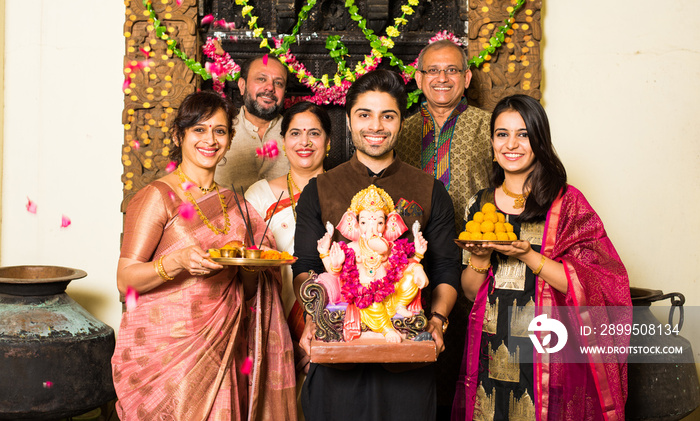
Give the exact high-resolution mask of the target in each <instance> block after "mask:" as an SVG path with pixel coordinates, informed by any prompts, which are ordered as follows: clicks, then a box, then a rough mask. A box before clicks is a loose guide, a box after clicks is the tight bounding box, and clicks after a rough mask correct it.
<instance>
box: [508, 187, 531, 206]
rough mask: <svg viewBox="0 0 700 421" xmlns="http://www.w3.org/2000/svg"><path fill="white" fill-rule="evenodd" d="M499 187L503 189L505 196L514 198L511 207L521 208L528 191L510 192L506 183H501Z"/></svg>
mask: <svg viewBox="0 0 700 421" xmlns="http://www.w3.org/2000/svg"><path fill="white" fill-rule="evenodd" d="M501 189H503V193H505V194H506V196H508V197H512V198H513V199H515V203H514V204H513V209H522V208H524V207H525V200H526V199H527V196H528V195H529V194H530V193H524V194H515V193H513V192H510V191H508V189H507V188H506V183H503V184H501Z"/></svg>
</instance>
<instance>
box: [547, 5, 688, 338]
mask: <svg viewBox="0 0 700 421" xmlns="http://www.w3.org/2000/svg"><path fill="white" fill-rule="evenodd" d="M543 7H544V10H543V12H544V13H543V16H544V19H543V32H544V34H545V40H544V43H543V44H544V49H543V54H542V56H543V64H544V66H543V67H544V82H545V84H544V92H543V104H544V106H545V108H546V109H547V112H548V115H549V118H550V123H551V126H552V132H553V139H554V144H555V146H556V147H557V149H558V151H559V153H560V155H561V157H562V160H563V161H564V165H565V166H566V168H567V170H568V173H569V180H570V182H571V183H572V184H574V185H576V186H578V187H579V188H580V189H581V190H582V191H583V192H584V194H585V195H586V196H587V197H588V199H589V201H590V202H591V204H592V205H593V206H594V208H595V209H596V210H597V211H598V212H599V213H600V215H601V217H602V218H603V221H604V223H605V226H606V229H607V231H608V233H609V235H610V237H611V238H612V240H613V242H614V244H615V246H616V248H617V250H618V252H619V254H620V255H621V257H622V260H623V261H624V262H625V264H626V266H627V270H628V271H629V274H630V281H631V283H632V285H633V286H637V287H644V288H653V289H661V290H663V291H664V292H671V291H679V292H681V293H683V294H684V295H685V297H686V299H687V305H695V306H697V305H700V283H698V278H699V277H700V259H699V255H698V250H700V247H699V246H698V239H700V224H699V223H698V219H697V216H696V210H697V209H698V208H699V207H700V159H699V158H700V141H699V140H700V132H699V131H698V128H697V123H696V122H697V119H698V116H700V106H699V105H698V96H699V95H700V29H699V28H700V27H699V26H698V24H697V20H696V17H697V16H698V14H699V13H700V2H698V1H697V0H675V1H673V2H666V3H663V4H662V3H658V2H653V1H651V0H644V1H633V0H618V1H614V2H611V1H604V0H594V1H592V2H585V3H582V2H574V1H546V2H544V6H543ZM666 305H668V301H667V302H666ZM697 323H700V321H696V325H695V328H696V329H697ZM696 332H697V330H696Z"/></svg>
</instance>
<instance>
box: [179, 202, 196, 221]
mask: <svg viewBox="0 0 700 421" xmlns="http://www.w3.org/2000/svg"><path fill="white" fill-rule="evenodd" d="M178 212H179V213H180V216H182V217H183V218H185V219H192V217H193V216H194V214H195V212H196V211H195V210H194V206H192V204H191V203H190V202H183V203H182V204H181V205H180V207H179V208H178Z"/></svg>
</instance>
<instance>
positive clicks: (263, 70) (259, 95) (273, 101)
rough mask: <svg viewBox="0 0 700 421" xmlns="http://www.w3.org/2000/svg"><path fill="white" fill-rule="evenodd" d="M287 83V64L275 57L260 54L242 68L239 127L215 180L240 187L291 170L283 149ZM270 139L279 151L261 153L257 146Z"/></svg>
mask: <svg viewBox="0 0 700 421" xmlns="http://www.w3.org/2000/svg"><path fill="white" fill-rule="evenodd" d="M286 87H287V68H286V67H285V66H284V65H283V64H282V63H280V62H279V60H277V59H276V58H274V57H265V56H260V57H257V58H255V59H253V60H252V61H250V62H249V63H248V65H247V66H246V67H245V68H243V69H242V70H241V77H240V78H239V79H238V89H239V90H240V92H241V95H242V96H243V102H244V105H243V106H242V107H241V109H240V111H239V113H238V116H236V118H235V119H234V121H233V127H234V129H235V130H236V133H235V135H234V136H233V140H232V141H231V149H229V151H228V152H227V153H226V162H225V164H224V165H223V166H221V167H219V168H218V169H217V170H216V178H215V181H216V182H217V183H219V184H220V185H223V186H225V187H228V188H231V187H234V188H235V190H236V191H240V188H241V186H242V187H243V190H244V191H245V190H247V189H248V187H249V186H250V185H251V184H253V183H255V182H256V181H258V180H261V179H263V178H264V179H267V180H270V179H273V178H277V177H279V176H281V175H284V174H286V173H287V172H288V171H289V161H287V157H286V156H285V155H284V153H283V149H282V148H283V142H282V134H281V133H280V126H281V123H282V116H281V115H280V111H281V110H282V104H283V102H284V94H285V91H286ZM271 140H274V141H275V142H276V143H277V148H278V151H279V154H278V155H277V156H276V157H274V158H270V157H267V156H265V157H260V156H258V154H256V149H260V148H262V147H263V145H264V144H265V143H267V142H269V141H271Z"/></svg>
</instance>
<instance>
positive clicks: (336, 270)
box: [331, 266, 343, 273]
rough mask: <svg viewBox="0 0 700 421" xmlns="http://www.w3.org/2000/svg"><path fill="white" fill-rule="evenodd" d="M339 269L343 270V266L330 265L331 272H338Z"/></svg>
mask: <svg viewBox="0 0 700 421" xmlns="http://www.w3.org/2000/svg"><path fill="white" fill-rule="evenodd" d="M341 270H343V267H342V266H341V267H339V268H334V267H331V272H333V273H340V271H341Z"/></svg>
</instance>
